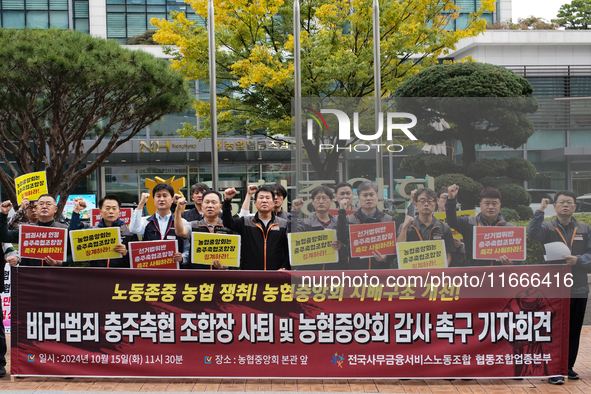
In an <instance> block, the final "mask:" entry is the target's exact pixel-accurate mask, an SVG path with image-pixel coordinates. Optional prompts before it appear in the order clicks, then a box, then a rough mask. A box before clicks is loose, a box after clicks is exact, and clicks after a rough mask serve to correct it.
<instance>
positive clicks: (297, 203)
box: [291, 198, 304, 211]
mask: <svg viewBox="0 0 591 394" xmlns="http://www.w3.org/2000/svg"><path fill="white" fill-rule="evenodd" d="M303 206H304V200H302V199H301V198H298V199H296V200H293V201H292V202H291V210H292V211H299V210H300V209H302V207H303Z"/></svg>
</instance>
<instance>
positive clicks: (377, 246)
mask: <svg viewBox="0 0 591 394" xmlns="http://www.w3.org/2000/svg"><path fill="white" fill-rule="evenodd" d="M349 240H350V242H351V244H350V245H351V257H374V256H375V255H374V253H373V252H374V251H378V252H380V253H381V254H382V255H384V256H386V255H391V254H396V224H395V223H394V222H386V223H371V224H352V225H350V226H349Z"/></svg>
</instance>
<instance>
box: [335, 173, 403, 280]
mask: <svg viewBox="0 0 591 394" xmlns="http://www.w3.org/2000/svg"><path fill="white" fill-rule="evenodd" d="M357 196H358V198H359V205H361V208H359V209H358V210H357V212H355V213H354V214H352V215H347V212H346V211H345V208H346V207H347V205H348V204H349V203H350V201H349V200H348V199H347V198H343V199H342V200H341V201H339V208H340V209H339V217H338V221H337V237H338V239H339V241H341V242H342V243H343V244H344V245H345V246H346V248H347V249H349V250H351V245H349V226H350V225H351V224H363V223H385V222H391V221H392V217H391V216H389V215H386V214H385V213H384V212H382V211H380V210H379V209H378V207H377V206H378V185H377V184H375V183H374V182H362V183H360V184H359V186H357ZM373 255H374V257H364V258H360V257H351V258H350V259H349V269H354V270H366V269H388V268H390V266H391V264H392V262H393V261H394V255H390V256H384V255H382V254H381V253H380V252H378V251H377V250H374V252H373Z"/></svg>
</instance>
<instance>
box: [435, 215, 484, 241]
mask: <svg viewBox="0 0 591 394" xmlns="http://www.w3.org/2000/svg"><path fill="white" fill-rule="evenodd" d="M434 215H435V219H439V220H441V221H442V222H444V223H447V214H446V213H445V212H435V213H434ZM456 216H457V217H459V218H465V217H469V216H476V210H474V209H470V210H467V211H456ZM451 235H452V236H453V237H454V238H456V239H464V237H463V236H462V234H460V233H458V232H457V231H456V230H454V229H453V228H452V229H451Z"/></svg>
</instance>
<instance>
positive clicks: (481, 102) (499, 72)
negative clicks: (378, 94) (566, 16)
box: [394, 63, 538, 170]
mask: <svg viewBox="0 0 591 394" xmlns="http://www.w3.org/2000/svg"><path fill="white" fill-rule="evenodd" d="M532 93H533V88H532V86H531V84H530V83H529V82H528V81H527V80H526V79H525V78H522V77H520V76H519V75H517V74H515V73H514V72H513V71H510V70H508V69H506V68H504V67H501V66H495V65H492V64H483V63H451V64H441V65H437V66H433V67H429V68H426V69H424V70H422V71H420V72H419V73H417V74H415V75H414V76H412V77H411V78H408V79H407V80H406V81H404V82H403V83H401V84H400V85H399V86H398V87H397V88H396V90H395V92H394V96H396V97H398V99H397V100H396V101H397V109H398V110H401V111H405V112H410V113H413V114H415V115H416V116H417V118H419V119H420V120H421V122H420V123H419V124H418V125H417V126H416V127H414V128H413V132H415V133H416V134H415V135H416V136H417V137H418V138H419V139H420V140H421V141H424V142H427V143H429V144H437V143H441V142H444V141H449V140H452V139H456V140H459V141H460V142H461V144H462V148H463V155H462V160H463V167H464V169H465V170H467V169H468V168H469V167H470V164H472V162H474V161H475V160H476V145H477V144H482V145H494V146H501V147H508V148H518V147H520V146H521V145H522V144H524V143H525V142H526V141H527V139H528V138H529V137H530V136H531V135H532V134H533V132H534V128H533V124H532V123H531V121H530V120H529V119H528V118H527V116H526V114H527V113H533V112H535V111H536V110H537V108H538V105H537V101H536V100H535V98H533V97H532ZM409 97H412V98H414V99H412V100H409V99H408V98H409ZM443 98H445V99H443ZM453 98H456V99H453ZM441 119H444V120H445V121H446V122H447V123H449V125H450V127H449V128H444V129H442V130H439V129H438V128H436V127H434V126H433V125H434V123H435V122H439V121H440V120H441Z"/></svg>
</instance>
